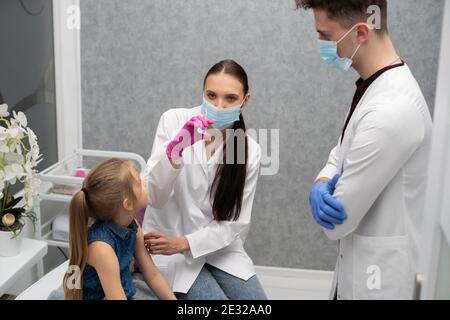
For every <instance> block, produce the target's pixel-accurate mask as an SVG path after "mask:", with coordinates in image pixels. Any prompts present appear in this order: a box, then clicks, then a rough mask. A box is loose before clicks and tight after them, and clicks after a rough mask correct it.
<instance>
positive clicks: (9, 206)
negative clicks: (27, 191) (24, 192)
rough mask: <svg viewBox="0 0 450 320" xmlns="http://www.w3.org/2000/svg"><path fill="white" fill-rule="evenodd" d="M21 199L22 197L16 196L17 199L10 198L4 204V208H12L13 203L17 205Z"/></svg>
mask: <svg viewBox="0 0 450 320" xmlns="http://www.w3.org/2000/svg"><path fill="white" fill-rule="evenodd" d="M22 199H23V197H18V198H17V199H14V198H12V199H11V200H9V201H8V202H7V203H6V206H5V210H6V209H9V208H13V207H14V206H15V205H17V204H18V203H19V202H20V201H21V200H22Z"/></svg>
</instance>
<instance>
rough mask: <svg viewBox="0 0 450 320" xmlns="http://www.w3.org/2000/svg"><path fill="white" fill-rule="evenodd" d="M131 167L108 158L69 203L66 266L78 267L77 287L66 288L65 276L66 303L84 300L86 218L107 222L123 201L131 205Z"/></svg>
mask: <svg viewBox="0 0 450 320" xmlns="http://www.w3.org/2000/svg"><path fill="white" fill-rule="evenodd" d="M133 172H135V174H137V173H138V171H137V169H136V167H135V166H134V164H133V163H132V162H130V161H125V160H120V159H109V160H106V161H104V162H102V163H100V164H98V165H97V166H95V167H94V168H93V169H92V170H91V171H90V173H89V174H88V176H87V177H86V179H85V180H84V183H83V189H82V190H80V191H78V192H77V193H76V194H75V195H74V196H73V198H72V201H71V202H70V240H69V247H70V261H69V266H71V267H73V266H77V267H78V268H79V271H80V273H79V275H80V277H81V278H80V279H78V280H79V281H77V282H78V283H80V288H75V289H72V288H69V287H68V286H67V282H68V281H69V277H70V274H68V273H66V275H65V276H64V282H63V287H64V295H65V299H66V300H82V299H83V271H84V269H85V267H86V263H87V258H88V242H87V240H88V239H87V237H88V228H89V222H90V221H89V218H92V219H94V220H101V221H109V220H111V219H113V218H114V216H115V214H116V213H117V212H118V211H119V210H120V209H121V208H122V203H123V200H124V199H125V198H128V199H130V201H131V203H132V204H133V206H134V205H135V203H136V201H137V198H136V194H135V191H134V187H135V186H136V185H137V183H139V180H138V178H136V175H133Z"/></svg>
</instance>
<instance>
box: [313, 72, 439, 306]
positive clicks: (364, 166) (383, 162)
mask: <svg viewBox="0 0 450 320" xmlns="http://www.w3.org/2000/svg"><path fill="white" fill-rule="evenodd" d="M431 133H432V120H431V116H430V113H429V110H428V107H427V104H426V102H425V99H424V97H423V95H422V93H421V90H420V88H419V85H418V84H417V82H416V80H415V79H414V77H413V75H412V73H411V71H410V70H409V67H408V66H407V65H405V66H402V67H398V68H394V69H391V70H389V71H387V72H385V73H384V74H382V75H381V76H380V77H379V78H378V79H376V80H375V82H374V83H373V84H372V85H371V86H370V87H369V89H368V90H367V91H366V93H365V95H364V96H363V98H362V99H361V101H360V103H359V105H358V106H357V108H356V110H355V112H354V114H353V117H352V119H351V120H350V123H349V125H348V128H347V131H346V133H345V136H344V140H343V143H342V145H341V144H340V141H341V140H340V139H339V142H338V145H337V146H336V147H335V148H334V149H333V150H332V151H331V154H330V157H329V160H328V163H327V165H326V166H325V168H324V169H323V170H322V171H321V172H320V174H319V175H318V178H320V177H328V178H332V177H333V176H334V175H335V174H337V173H341V174H342V177H341V179H340V180H339V182H338V184H337V186H336V191H335V193H334V195H335V197H336V198H337V199H338V200H339V201H341V202H342V203H343V205H344V208H345V210H346V212H347V214H348V220H346V221H345V222H344V223H343V225H340V226H336V228H335V229H334V230H325V233H326V235H327V236H328V237H329V238H330V239H332V240H339V256H338V261H337V264H336V271H335V276H334V281H333V288H332V292H331V294H332V296H333V295H334V293H335V292H336V291H335V290H336V286H337V298H338V299H363V300H366V299H411V298H412V296H413V286H414V274H415V272H416V271H417V260H418V258H417V256H418V252H419V250H420V245H421V243H422V240H421V236H422V230H421V229H422V228H421V227H422V222H423V217H424V212H423V210H424V197H425V183H426V175H427V163H428V156H429V151H430V143H431Z"/></svg>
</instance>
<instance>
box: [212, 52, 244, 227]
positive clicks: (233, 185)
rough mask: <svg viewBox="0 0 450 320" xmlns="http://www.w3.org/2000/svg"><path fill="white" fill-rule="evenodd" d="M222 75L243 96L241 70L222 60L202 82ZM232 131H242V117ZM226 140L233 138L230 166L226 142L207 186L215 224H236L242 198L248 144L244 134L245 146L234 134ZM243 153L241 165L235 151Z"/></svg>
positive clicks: (236, 65) (235, 65)
mask: <svg viewBox="0 0 450 320" xmlns="http://www.w3.org/2000/svg"><path fill="white" fill-rule="evenodd" d="M219 73H225V74H228V75H231V76H233V77H235V78H236V79H237V80H239V81H240V82H241V83H242V86H243V90H244V95H247V94H248V92H249V85H248V77H247V73H246V72H245V70H244V68H242V67H241V66H240V65H239V64H238V63H236V62H235V61H233V60H223V61H221V62H219V63H217V64H215V65H214V66H213V67H212V68H211V69H210V70H209V71H208V73H207V74H206V77H205V81H204V86H205V85H206V80H207V79H208V77H209V76H210V75H214V74H219ZM232 129H233V130H239V129H240V130H242V131H243V132H246V127H245V122H244V118H243V117H242V114H241V115H240V117H239V121H236V122H235V123H234V126H233V128H232ZM230 139H234V143H233V145H234V153H233V154H234V161H233V163H232V164H227V161H226V160H227V159H226V157H227V142H228V141H225V142H224V144H223V163H221V164H219V166H218V168H217V172H216V175H215V177H214V181H213V184H212V187H211V194H210V196H211V197H213V193H214V202H213V206H212V211H213V215H214V219H215V220H216V221H236V220H237V219H239V216H240V214H241V207H242V198H243V196H244V187H245V180H246V176H247V161H248V151H247V149H248V148H247V147H248V143H247V135H245V140H244V141H245V142H244V143H245V146H244V148H243V147H242V145H239V144H242V140H241V139H238V137H237V135H234V134H232V135H231V136H230ZM242 150H245V162H244V163H243V164H242V161H238V151H242Z"/></svg>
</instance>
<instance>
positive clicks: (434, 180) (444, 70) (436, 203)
mask: <svg viewBox="0 0 450 320" xmlns="http://www.w3.org/2000/svg"><path fill="white" fill-rule="evenodd" d="M444 5H445V8H444V16H443V27H442V41H441V53H440V61H439V71H438V81H437V87H436V106H435V111H434V126H433V142H432V149H431V154H430V162H429V169H428V183H427V192H426V203H425V208H424V218H425V219H424V229H423V231H424V237H423V247H422V250H421V252H420V254H419V274H418V279H416V285H417V284H418V283H419V284H420V286H419V289H420V298H421V299H425V300H431V299H434V297H435V292H436V284H437V281H438V279H437V272H438V265H439V258H440V253H441V247H442V244H443V242H444V241H447V242H449V241H450V227H449V226H448V225H446V224H448V223H449V222H450V217H449V216H450V200H449V196H448V194H450V181H449V179H450V165H449V163H450V140H449V139H448V137H449V136H450V91H449V90H448V84H449V83H450V3H449V2H447V1H446V2H445V4H444Z"/></svg>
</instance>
